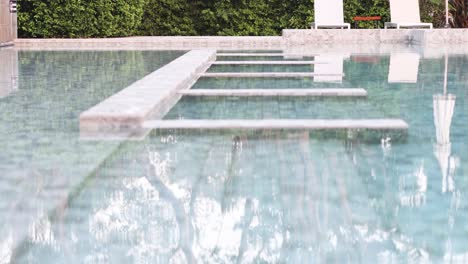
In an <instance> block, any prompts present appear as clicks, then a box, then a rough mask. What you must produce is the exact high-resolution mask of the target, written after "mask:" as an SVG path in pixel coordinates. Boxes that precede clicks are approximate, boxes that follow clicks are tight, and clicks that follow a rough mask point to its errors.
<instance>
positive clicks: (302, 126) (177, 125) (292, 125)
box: [144, 119, 408, 130]
mask: <svg viewBox="0 0 468 264" xmlns="http://www.w3.org/2000/svg"><path fill="white" fill-rule="evenodd" d="M144 127H145V128H154V129H215V130H218V129H267V130H270V129H299V130H336V129H370V130H407V129H408V124H407V123H406V122H405V121H403V120H400V119H362V120H353V119H343V120H338V119H333V120H327V119H309V120H297V119H294V120H289V119H271V120H266V119H263V120H163V121H161V120H152V121H147V122H145V123H144Z"/></svg>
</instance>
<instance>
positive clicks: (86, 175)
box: [0, 51, 468, 263]
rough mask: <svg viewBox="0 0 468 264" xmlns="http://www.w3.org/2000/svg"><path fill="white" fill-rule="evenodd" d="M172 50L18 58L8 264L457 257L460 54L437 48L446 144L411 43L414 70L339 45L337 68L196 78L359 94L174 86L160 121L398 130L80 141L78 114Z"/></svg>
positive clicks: (6, 101) (462, 218)
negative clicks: (389, 127)
mask: <svg viewBox="0 0 468 264" xmlns="http://www.w3.org/2000/svg"><path fill="white" fill-rule="evenodd" d="M0 54H1V53H0ZM181 54H182V52H143V51H133V52H71V53H70V52H19V53H18V62H19V64H18V68H19V78H18V89H17V90H16V92H12V93H10V94H9V95H8V96H6V97H3V98H1V99H0V109H1V111H0V113H1V114H0V118H2V123H1V126H0V131H1V132H0V134H1V135H2V137H1V145H2V146H5V148H2V150H3V151H2V153H0V155H2V158H1V159H0V170H1V173H2V175H5V177H2V181H1V182H0V188H2V192H1V194H0V195H2V197H1V198H2V199H1V203H2V204H1V205H2V208H3V210H2V213H1V214H0V216H1V218H0V219H2V223H3V225H2V228H0V232H1V233H0V234H2V238H4V239H2V240H0V245H1V246H2V247H0V248H1V249H3V251H0V252H1V253H2V254H5V255H8V254H9V257H10V258H11V259H12V260H14V262H18V263H63V262H72V263H75V262H76V263H96V262H102V263H127V262H139V263H191V262H200V263H205V262H209V263H232V262H239V263H252V262H255V263H258V262H260V263H262V262H265V263H304V262H311V261H312V262H318V263H322V262H337V263H375V262H379V263H390V262H391V263H394V262H396V263H400V262H403V263H406V262H429V261H432V262H442V261H445V262H450V261H455V262H456V261H461V262H463V261H466V260H467V258H468V255H467V253H468V243H467V242H468V241H467V238H466V237H467V236H466V229H467V225H466V223H468V221H467V220H468V219H467V218H468V213H467V210H466V207H467V206H468V205H467V203H466V197H465V196H466V191H465V189H466V188H467V187H468V182H467V181H466V179H465V178H466V174H467V171H468V163H467V159H468V148H467V143H468V133H467V132H468V130H467V126H466V124H467V122H468V109H467V108H466V104H465V100H466V98H468V97H467V93H466V89H467V86H468V79H467V77H466V76H468V72H467V71H468V67H467V66H468V55H450V56H449V60H448V75H447V76H448V85H447V88H448V89H447V93H449V94H451V95H452V96H455V98H454V99H455V106H454V110H453V117H452V118H451V125H450V127H449V130H450V133H449V134H450V140H449V142H445V144H440V142H438V141H440V140H438V139H439V138H440V137H442V136H440V135H439V138H438V135H437V134H438V133H439V134H440V133H441V132H440V126H442V124H440V123H439V122H438V121H437V120H438V117H439V115H441V112H440V111H441V110H440V107H439V105H440V104H442V101H440V100H439V99H438V98H440V97H438V95H440V94H443V93H444V89H443V88H444V58H443V57H432V58H431V57H425V56H424V55H421V54H417V64H415V63H414V62H415V60H414V58H415V57H414V54H409V55H407V56H406V59H407V63H408V65H413V66H414V65H416V70H415V69H414V67H413V66H410V67H408V68H406V69H407V70H406V71H405V72H403V73H402V72H399V71H398V69H399V67H403V66H402V65H398V64H395V62H398V59H400V61H403V62H404V61H405V58H401V57H400V58H398V55H401V54H396V55H394V54H391V55H388V54H383V55H382V54H366V55H365V56H364V58H363V56H362V55H360V54H354V55H353V54H351V55H350V56H346V57H345V58H343V72H344V76H343V77H342V78H341V79H336V78H332V79H327V78H287V79H271V78H249V79H247V78H202V79H200V80H199V81H198V82H197V83H196V84H195V85H194V89H258V88H262V89H265V88H270V89H279V88H297V89H307V88H311V89H314V88H321V87H340V88H347V87H360V88H364V89H366V90H367V92H368V97H367V98H364V99H363V98H360V99H345V98H342V99H334V98H291V97H267V98H259V97H255V98H242V97H227V98H226V97H210V98H206V97H182V99H181V100H180V101H179V103H178V104H177V105H175V106H174V108H173V109H172V110H171V111H170V112H169V113H168V114H167V115H166V117H165V119H264V118H282V119H298V118H358V117H363V118H401V119H403V120H405V121H406V122H407V123H408V124H409V125H410V129H409V130H408V132H407V134H406V135H405V137H404V139H399V140H395V139H394V138H386V137H381V135H380V134H378V136H377V137H372V133H373V132H369V133H370V135H366V136H364V137H362V136H358V132H356V131H348V132H346V133H338V132H333V131H328V132H316V131H287V130H284V131H250V130H247V131H245V130H244V131H238V130H227V131H203V130H197V131H182V130H169V131H167V130H164V131H160V130H154V131H152V132H151V133H150V134H149V135H148V136H147V137H146V138H145V139H144V140H142V141H124V142H122V141H92V142H88V141H82V140H79V133H78V132H79V131H78V123H77V116H78V114H79V113H80V112H81V111H84V110H86V109H87V108H89V107H91V106H92V105H94V104H96V103H97V102H99V101H102V100H103V99H105V98H106V97H108V96H110V95H112V94H113V93H115V92H116V91H118V90H120V89H122V88H124V87H125V86H127V85H128V84H130V83H132V82H133V81H135V80H137V79H139V78H141V77H142V76H143V75H145V74H147V73H149V72H151V71H153V70H155V69H157V68H158V67H160V66H161V65H163V64H164V63H167V62H169V61H170V60H172V59H174V58H176V57H177V56H179V55H181ZM395 56H397V57H395ZM268 58H269V57H268ZM224 59H225V58H223V60H224ZM261 59H262V60H264V59H266V58H261ZM307 59H310V58H307ZM312 59H313V58H312ZM249 60H251V59H249ZM255 67H257V66H255ZM255 67H253V68H254V69H256V68H255ZM282 67H284V66H281V67H277V68H279V69H280V70H281V69H282ZM235 68H236V67H234V68H228V70H229V71H236V69H235ZM248 68H252V67H250V66H243V67H242V69H244V70H245V69H247V70H246V71H251V69H248ZM261 68H262V69H263V70H264V71H273V68H274V67H272V68H268V67H266V68H265V66H261ZM304 70H305V69H301V71H304ZM310 70H311V71H320V69H317V65H314V66H312V67H310ZM255 71H256V70H255ZM414 72H416V74H414ZM452 98H453V97H452ZM439 121H440V120H439ZM446 125H447V124H446ZM375 133H378V132H375ZM442 134H443V133H442ZM367 137H371V138H377V140H368V139H367ZM12 245H15V246H14V247H13V246H12ZM8 249H9V251H8ZM4 252H5V253H4Z"/></svg>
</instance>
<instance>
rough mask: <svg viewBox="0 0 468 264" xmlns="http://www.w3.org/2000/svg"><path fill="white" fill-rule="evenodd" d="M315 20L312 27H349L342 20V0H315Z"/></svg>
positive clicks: (349, 26)
mask: <svg viewBox="0 0 468 264" xmlns="http://www.w3.org/2000/svg"><path fill="white" fill-rule="evenodd" d="M314 11H315V22H314V23H312V29H319V28H348V29H350V28H351V25H350V24H349V23H345V22H344V15H343V0H315V3H314Z"/></svg>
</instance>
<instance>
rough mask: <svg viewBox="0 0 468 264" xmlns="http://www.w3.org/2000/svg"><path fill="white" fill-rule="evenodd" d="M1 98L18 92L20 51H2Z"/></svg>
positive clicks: (0, 50) (0, 53) (0, 60)
mask: <svg viewBox="0 0 468 264" xmlns="http://www.w3.org/2000/svg"><path fill="white" fill-rule="evenodd" d="M0 62H1V63H0V98H2V97H6V96H8V95H9V94H11V93H12V92H14V91H16V90H18V51H17V50H15V49H0Z"/></svg>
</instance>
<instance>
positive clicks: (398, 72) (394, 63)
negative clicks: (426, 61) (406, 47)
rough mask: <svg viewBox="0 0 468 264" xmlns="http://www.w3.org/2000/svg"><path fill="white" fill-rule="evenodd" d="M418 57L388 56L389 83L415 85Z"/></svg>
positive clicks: (410, 55) (406, 54)
mask: <svg viewBox="0 0 468 264" xmlns="http://www.w3.org/2000/svg"><path fill="white" fill-rule="evenodd" d="M420 57H421V56H420V55H419V54H417V53H393V54H391V55H390V69H389V72H388V82H389V83H417V82H418V72H419V60H420Z"/></svg>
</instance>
